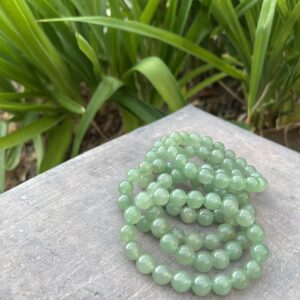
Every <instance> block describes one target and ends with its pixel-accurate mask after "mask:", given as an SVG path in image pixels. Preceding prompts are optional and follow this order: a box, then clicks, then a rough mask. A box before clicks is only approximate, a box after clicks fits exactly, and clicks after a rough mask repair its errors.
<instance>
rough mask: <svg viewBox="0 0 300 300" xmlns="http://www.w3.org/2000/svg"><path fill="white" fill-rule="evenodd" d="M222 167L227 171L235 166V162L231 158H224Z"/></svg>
mask: <svg viewBox="0 0 300 300" xmlns="http://www.w3.org/2000/svg"><path fill="white" fill-rule="evenodd" d="M221 166H222V168H223V169H224V170H226V171H231V170H233V168H234V162H233V160H232V159H230V158H224V159H223V161H222V164H221Z"/></svg>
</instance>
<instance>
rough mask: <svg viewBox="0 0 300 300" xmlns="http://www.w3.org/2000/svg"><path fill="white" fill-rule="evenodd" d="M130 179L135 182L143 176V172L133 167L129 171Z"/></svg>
mask: <svg viewBox="0 0 300 300" xmlns="http://www.w3.org/2000/svg"><path fill="white" fill-rule="evenodd" d="M127 176H128V181H130V182H135V181H136V180H138V178H139V177H140V176H141V172H140V171H139V170H137V169H131V170H129V171H128V173H127Z"/></svg>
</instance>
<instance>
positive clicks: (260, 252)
mask: <svg viewBox="0 0 300 300" xmlns="http://www.w3.org/2000/svg"><path fill="white" fill-rule="evenodd" d="M250 255H251V257H252V259H254V260H255V261H257V262H258V263H263V262H264V261H266V260H267V259H268V257H269V249H268V248H267V247H266V246H265V245H264V244H262V243H258V244H255V245H253V246H251V248H250Z"/></svg>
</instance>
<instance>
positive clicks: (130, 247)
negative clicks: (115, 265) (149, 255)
mask: <svg viewBox="0 0 300 300" xmlns="http://www.w3.org/2000/svg"><path fill="white" fill-rule="evenodd" d="M142 253H143V250H142V247H141V246H140V244H139V243H137V242H129V243H127V244H126V245H125V256H126V257H127V258H128V259H129V260H137V259H138V258H139V257H140V256H141V255H142Z"/></svg>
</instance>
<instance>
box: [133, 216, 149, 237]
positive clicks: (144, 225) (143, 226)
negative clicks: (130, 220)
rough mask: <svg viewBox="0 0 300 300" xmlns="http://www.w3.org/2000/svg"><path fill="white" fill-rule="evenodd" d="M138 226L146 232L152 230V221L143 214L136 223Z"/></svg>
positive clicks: (141, 230)
mask: <svg viewBox="0 0 300 300" xmlns="http://www.w3.org/2000/svg"><path fill="white" fill-rule="evenodd" d="M136 227H137V229H138V230H139V231H140V232H143V233H146V232H149V231H150V230H151V222H150V221H149V220H148V219H147V217H145V216H142V217H141V219H140V220H139V221H138V222H137V223H136Z"/></svg>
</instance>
